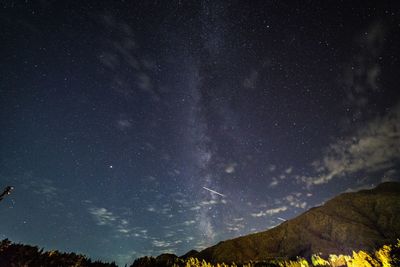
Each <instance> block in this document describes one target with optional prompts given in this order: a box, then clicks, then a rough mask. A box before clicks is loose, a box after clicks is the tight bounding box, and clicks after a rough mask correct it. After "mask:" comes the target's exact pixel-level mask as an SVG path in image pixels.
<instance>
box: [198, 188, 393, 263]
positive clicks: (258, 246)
mask: <svg viewBox="0 0 400 267" xmlns="http://www.w3.org/2000/svg"><path fill="white" fill-rule="evenodd" d="M399 237H400V183H394V182H388V183H383V184H381V185H379V186H378V187H376V188H374V189H372V190H363V191H359V192H356V193H344V194H341V195H339V196H337V197H335V198H333V199H332V200H330V201H328V202H327V203H325V204H324V205H323V206H320V207H316V208H313V209H310V210H309V211H307V212H305V213H303V214H302V215H300V216H298V217H296V218H294V219H292V220H289V221H286V222H284V223H282V224H281V225H279V226H277V227H275V228H273V229H270V230H268V231H264V232H260V233H256V234H251V235H248V236H243V237H239V238H235V239H231V240H227V241H224V242H220V243H219V244H217V245H215V246H212V247H209V248H207V249H205V250H203V251H201V252H199V253H198V254H197V255H196V257H198V258H201V259H206V260H207V261H211V262H232V261H234V262H248V261H250V260H252V261H261V260H266V259H271V258H292V257H296V256H305V257H307V256H310V255H311V254H316V253H322V254H323V255H328V254H341V253H343V254H349V253H351V252H352V250H360V249H362V250H367V251H368V250H373V249H375V248H377V247H379V246H382V245H384V244H389V243H393V242H395V241H396V239H397V238H399Z"/></svg>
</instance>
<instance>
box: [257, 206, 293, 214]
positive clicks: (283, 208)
mask: <svg viewBox="0 0 400 267" xmlns="http://www.w3.org/2000/svg"><path fill="white" fill-rule="evenodd" d="M287 209H288V208H287V206H281V207H277V208H273V209H268V210H265V211H260V212H258V213H252V214H250V215H251V216H253V217H265V216H267V215H274V214H278V213H280V212H283V211H285V210H287Z"/></svg>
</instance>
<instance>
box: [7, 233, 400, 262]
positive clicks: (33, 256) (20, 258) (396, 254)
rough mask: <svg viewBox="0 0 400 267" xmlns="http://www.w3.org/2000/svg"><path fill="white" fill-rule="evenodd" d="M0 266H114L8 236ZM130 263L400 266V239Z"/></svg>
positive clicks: (144, 260)
mask: <svg viewBox="0 0 400 267" xmlns="http://www.w3.org/2000/svg"><path fill="white" fill-rule="evenodd" d="M0 266H9V267H14V266H15V267H17V266H26V267H35V266H69V267H83V266H85V267H86V266H87V267H117V266H116V265H115V263H103V262H99V261H95V262H92V261H91V260H90V259H88V258H86V257H85V256H83V255H78V254H75V253H62V252H59V251H46V252H44V251H43V249H40V250H39V249H38V247H33V246H27V245H22V244H14V243H11V241H9V240H8V239H5V240H3V241H1V243H0ZM131 266H133V267H166V266H172V267H312V266H319V267H396V266H397V267H398V266H400V239H399V240H398V241H397V244H393V245H385V246H383V247H381V248H380V249H378V250H377V251H375V252H374V253H367V252H365V251H358V252H353V254H352V255H351V256H349V255H330V256H329V257H328V258H322V257H320V256H318V255H314V256H312V257H311V259H308V260H306V259H304V258H298V259H297V260H271V261H264V262H250V263H246V264H235V263H230V264H225V263H217V264H211V263H208V262H206V261H204V260H199V259H196V258H188V259H186V260H184V259H181V258H178V257H176V256H175V257H174V258H169V257H167V259H165V260H162V261H159V260H157V259H156V258H153V257H143V258H141V259H138V260H136V261H135V262H134V263H133V264H132V265H131Z"/></svg>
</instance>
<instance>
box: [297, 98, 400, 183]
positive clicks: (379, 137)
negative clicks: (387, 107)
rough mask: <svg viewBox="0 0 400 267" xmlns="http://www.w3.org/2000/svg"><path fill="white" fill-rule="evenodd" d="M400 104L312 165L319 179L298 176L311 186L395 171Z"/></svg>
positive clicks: (399, 146)
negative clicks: (360, 175) (358, 175)
mask: <svg viewBox="0 0 400 267" xmlns="http://www.w3.org/2000/svg"><path fill="white" fill-rule="evenodd" d="M399 121H400V105H397V106H396V107H394V108H393V109H392V110H391V111H390V112H389V113H387V114H385V115H384V116H380V117H377V118H375V119H373V120H372V121H370V122H369V123H367V124H366V125H365V126H364V127H362V128H361V129H359V130H358V131H357V132H355V134H354V135H351V136H348V137H346V138H343V139H340V140H338V141H337V142H336V143H333V144H331V145H330V146H329V147H328V149H327V150H326V151H325V153H324V156H323V158H322V160H317V161H315V162H313V163H312V167H313V169H314V171H315V172H316V173H317V175H315V176H298V177H297V179H298V180H299V181H301V182H304V183H305V184H306V185H307V186H308V187H309V186H313V185H321V184H325V183H328V182H330V181H331V180H332V179H335V178H339V177H343V176H345V175H351V174H354V173H357V172H364V173H373V172H377V171H384V170H389V169H391V168H394V167H395V165H396V164H398V162H399V161H400V123H399Z"/></svg>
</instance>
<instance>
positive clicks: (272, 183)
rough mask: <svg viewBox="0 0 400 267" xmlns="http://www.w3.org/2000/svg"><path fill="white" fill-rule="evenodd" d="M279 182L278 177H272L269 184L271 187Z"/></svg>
mask: <svg viewBox="0 0 400 267" xmlns="http://www.w3.org/2000/svg"><path fill="white" fill-rule="evenodd" d="M278 184H279V181H278V179H277V178H276V177H273V178H272V182H271V183H270V184H269V187H275V186H277V185H278Z"/></svg>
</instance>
